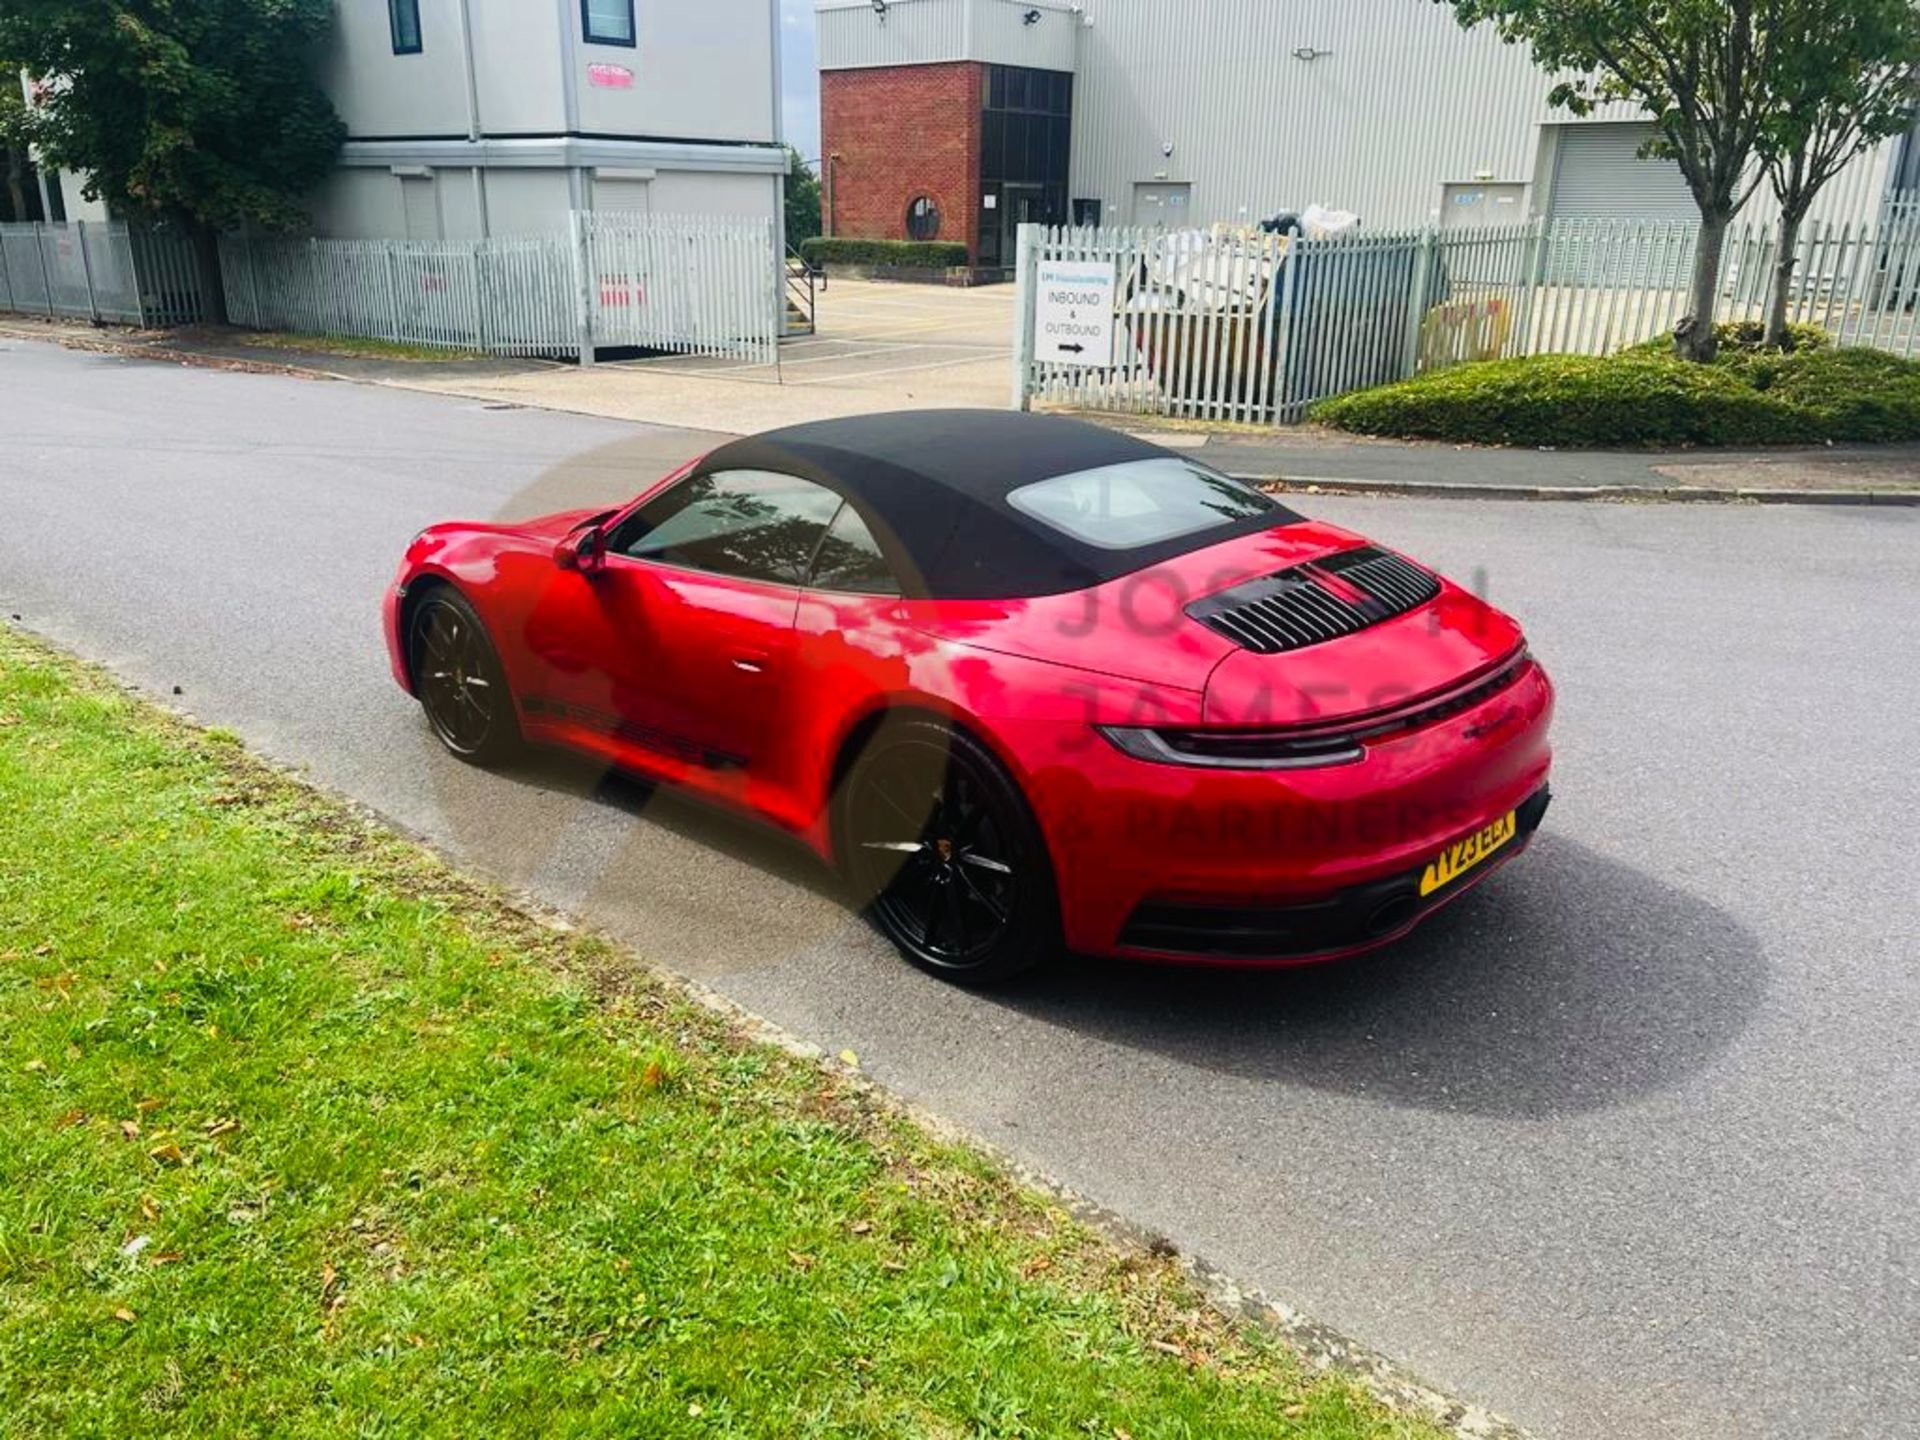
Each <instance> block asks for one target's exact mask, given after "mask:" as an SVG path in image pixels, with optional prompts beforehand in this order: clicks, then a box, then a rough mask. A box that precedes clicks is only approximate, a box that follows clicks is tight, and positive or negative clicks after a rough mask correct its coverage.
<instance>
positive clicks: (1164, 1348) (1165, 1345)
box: [1147, 1340, 1187, 1355]
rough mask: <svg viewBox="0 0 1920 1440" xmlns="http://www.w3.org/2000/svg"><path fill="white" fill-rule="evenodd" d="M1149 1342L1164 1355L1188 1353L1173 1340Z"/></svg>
mask: <svg viewBox="0 0 1920 1440" xmlns="http://www.w3.org/2000/svg"><path fill="white" fill-rule="evenodd" d="M1147 1344H1149V1345H1151V1346H1152V1347H1153V1348H1154V1349H1156V1350H1158V1351H1159V1352H1160V1353H1161V1354H1162V1355H1184V1354H1186V1353H1187V1352H1186V1351H1184V1350H1182V1349H1181V1348H1180V1347H1179V1346H1178V1345H1176V1344H1174V1343H1173V1342H1172V1341H1171V1340H1149V1341H1148V1342H1147Z"/></svg>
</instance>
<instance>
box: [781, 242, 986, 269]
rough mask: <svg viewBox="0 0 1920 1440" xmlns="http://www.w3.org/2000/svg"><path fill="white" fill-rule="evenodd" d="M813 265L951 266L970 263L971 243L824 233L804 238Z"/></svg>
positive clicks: (806, 254) (802, 251)
mask: <svg viewBox="0 0 1920 1440" xmlns="http://www.w3.org/2000/svg"><path fill="white" fill-rule="evenodd" d="M800 254H801V255H802V256H803V257H804V258H805V259H806V261H807V263H808V264H809V265H886V266H899V267H902V268H905V269H912V270H947V269H951V268H952V267H954V266H956V265H965V264H966V263H967V247H966V246H964V245H960V244H956V243H954V242H952V241H946V240H924V241H922V240H845V239H831V240H829V239H827V238H826V237H824V236H821V237H818V238H815V239H812V240H807V241H804V242H802V244H801V246H800Z"/></svg>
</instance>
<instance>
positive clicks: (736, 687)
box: [557, 470, 840, 789]
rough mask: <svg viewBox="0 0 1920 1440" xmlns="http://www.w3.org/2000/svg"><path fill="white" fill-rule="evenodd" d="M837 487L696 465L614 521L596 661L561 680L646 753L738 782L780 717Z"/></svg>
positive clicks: (597, 584) (719, 781)
mask: <svg viewBox="0 0 1920 1440" xmlns="http://www.w3.org/2000/svg"><path fill="white" fill-rule="evenodd" d="M839 506H840V497H839V496H838V495H836V494H834V493H833V492H832V491H829V490H826V489H824V488H823V487H821V486H818V485H814V484H812V483H811V482H809V481H805V480H800V479H798V478H796V477H793V476H789V475H779V474H775V473H773V472H768V471H746V470H733V471H724V472H719V473H714V474H699V473H696V474H694V475H690V476H688V477H687V478H686V479H685V480H682V481H680V482H679V483H677V484H675V485H673V486H671V487H669V488H668V489H667V490H665V491H662V492H661V493H660V494H659V495H657V496H655V497H654V498H653V499H651V500H649V501H648V502H647V503H646V504H644V505H642V506H641V507H639V509H637V510H635V511H633V512H632V513H630V514H629V515H627V516H626V517H625V518H623V519H621V520H620V521H618V522H616V524H615V525H614V526H613V528H612V530H611V531H610V532H609V533H608V535H607V537H606V554H605V560H604V563H603V565H602V566H601V568H600V569H599V570H598V571H597V572H595V573H594V574H593V575H592V577H591V579H590V581H589V589H590V592H591V595H592V601H591V609H590V612H589V613H588V614H587V615H585V616H583V617H582V620H583V622H584V623H585V625H586V626H587V628H588V629H589V630H590V631H591V640H590V643H591V647H592V649H593V650H594V651H595V652H596V653H595V655H594V659H595V661H596V663H595V664H593V665H592V666H590V667H587V668H586V669H585V670H583V671H581V672H577V673H576V674H575V675H573V676H571V677H566V676H562V677H560V678H559V680H558V681H557V683H558V684H559V685H561V686H563V687H567V688H568V689H570V690H572V691H573V693H570V694H567V695H566V696H565V699H566V700H567V702H568V704H569V707H570V709H571V710H572V712H573V714H574V716H575V717H576V718H578V717H581V716H583V715H586V714H589V713H592V712H598V713H597V719H598V723H599V726H600V727H601V728H604V729H606V730H608V731H610V732H611V733H612V736H613V738H614V739H615V741H616V742H617V743H618V744H619V745H620V746H621V747H622V748H623V749H625V748H628V747H631V748H632V749H634V750H636V751H638V752H641V753H640V754H639V755H637V756H636V757H635V758H636V759H637V760H639V761H640V762H641V763H648V764H651V765H655V766H657V765H660V764H661V763H662V762H665V763H666V765H667V768H670V769H674V770H685V771H687V772H688V778H690V779H693V780H695V782H696V783H699V782H700V780H701V772H705V776H706V781H707V783H709V784H711V785H713V786H715V787H716V788H722V789H731V788H733V787H732V786H731V785H730V784H728V783H726V782H725V780H724V777H726V776H728V775H730V774H734V775H737V774H740V773H742V772H747V773H750V772H751V771H752V769H753V767H754V765H755V763H756V761H757V760H759V759H760V757H761V756H762V754H763V751H764V747H765V741H766V737H767V735H768V733H769V727H770V726H772V725H774V724H776V723H778V714H779V708H780V703H781V698H782V693H783V690H784V687H785V686H786V684H787V682H788V680H789V678H790V674H791V670H792V663H793V646H794V616H795V612H796V610H797V609H798V606H799V600H800V589H799V586H800V583H801V582H802V581H803V580H804V579H805V578H806V573H807V568H808V566H809V564H810V563H811V561H812V558H813V553H814V550H815V548H816V547H817V546H818V545H819V543H820V538H821V536H822V535H823V534H824V533H825V531H826V526H827V524H828V522H829V521H831V520H832V519H833V516H834V513H835V511H836V510H838V509H839Z"/></svg>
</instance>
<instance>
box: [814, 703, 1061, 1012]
mask: <svg viewBox="0 0 1920 1440" xmlns="http://www.w3.org/2000/svg"><path fill="white" fill-rule="evenodd" d="M840 821H841V823H840V836H841V842H842V854H843V857H844V859H845V862H846V867H847V870H848V873H849V877H850V878H851V880H852V882H853V884H854V886H855V887H856V890H857V893H858V895H859V897H860V899H861V901H862V902H863V903H864V904H865V905H866V906H867V910H868V913H869V914H870V915H871V916H872V917H873V920H874V922H875V924H876V925H878V927H879V928H880V930H881V932H882V933H883V934H885V935H886V936H887V938H888V939H890V940H892V941H893V943H894V944H895V945H897V946H898V947H899V948H900V951H901V953H902V954H904V955H905V956H906V957H907V958H908V959H909V960H911V961H912V962H913V963H914V964H916V965H918V966H919V967H920V968H921V969H923V970H926V971H928V972H930V973H931V974H934V975H938V976H940V977H941V978H942V979H945V980H953V981H957V982H959V983H961V984H968V985H985V984H991V983H993V982H995V981H999V980H1006V979H1009V978H1010V977H1012V976H1014V975H1018V974H1020V973H1021V972H1022V971H1025V970H1029V969H1031V968H1032V967H1033V966H1035V965H1037V964H1039V963H1040V962H1041V961H1043V960H1046V959H1048V958H1050V957H1051V956H1053V955H1055V954H1056V953H1058V951H1059V948H1060V921H1059V908H1058V901H1057V899H1056V896H1055V890H1054V883H1053V868H1052V863H1051V861H1050V860H1049V858H1048V856H1047V849H1046V842H1045V840H1044V838H1043V837H1042V835H1041V833H1040V828H1039V826H1038V825H1037V824H1036V823H1035V821H1034V818H1033V814H1032V812H1031V811H1030V810H1029V809H1028V807H1027V803H1026V800H1025V798H1024V797H1023V796H1022V795H1021V794H1020V791H1019V789H1018V787H1017V786H1016V785H1015V784H1014V782H1013V780H1012V779H1011V778H1010V777H1009V776H1008V775H1007V773H1006V771H1005V770H1004V769H1003V768H1002V767H1001V766H1000V764H999V762H998V761H996V760H995V759H994V757H993V755H992V754H991V753H990V752H989V751H988V750H987V749H986V747H985V746H984V745H982V744H981V743H980V742H979V741H977V740H975V739H973V737H971V736H970V735H967V734H966V733H964V732H962V731H957V730H953V729H950V728H948V727H946V726H944V725H940V724H938V723H936V722H934V721H931V720H908V721H901V722H890V723H888V724H887V725H884V726H882V728H881V729H880V731H879V732H878V733H877V734H876V735H875V736H874V738H873V739H872V740H871V741H870V742H869V743H868V744H867V745H866V747H865V748H864V749H863V750H862V752H861V754H860V756H859V758H858V759H857V760H856V761H855V762H854V765H853V768H852V770H851V772H850V773H849V774H848V776H847V782H846V784H845V786H844V787H843V789H842V799H841V817H840Z"/></svg>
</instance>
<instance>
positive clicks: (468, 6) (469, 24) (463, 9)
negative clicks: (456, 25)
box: [460, 0, 493, 239]
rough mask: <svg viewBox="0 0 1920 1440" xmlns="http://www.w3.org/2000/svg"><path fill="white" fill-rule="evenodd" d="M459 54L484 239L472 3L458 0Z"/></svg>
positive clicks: (486, 224)
mask: <svg viewBox="0 0 1920 1440" xmlns="http://www.w3.org/2000/svg"><path fill="white" fill-rule="evenodd" d="M460 54H461V57H462V59H463V60H464V61H465V62H466V67H467V143H468V144H470V145H472V146H474V147H475V154H474V157H473V206H474V210H475V211H476V213H477V214H478V215H479V218H480V234H481V237H482V238H483V239H484V238H485V237H486V236H488V235H491V234H492V233H493V222H492V220H491V219H490V218H489V216H488V215H487V167H486V166H485V165H483V164H481V163H480V156H479V153H478V147H479V144H480V80H479V75H478V73H477V67H476V66H475V64H474V59H473V11H472V0H460Z"/></svg>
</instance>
